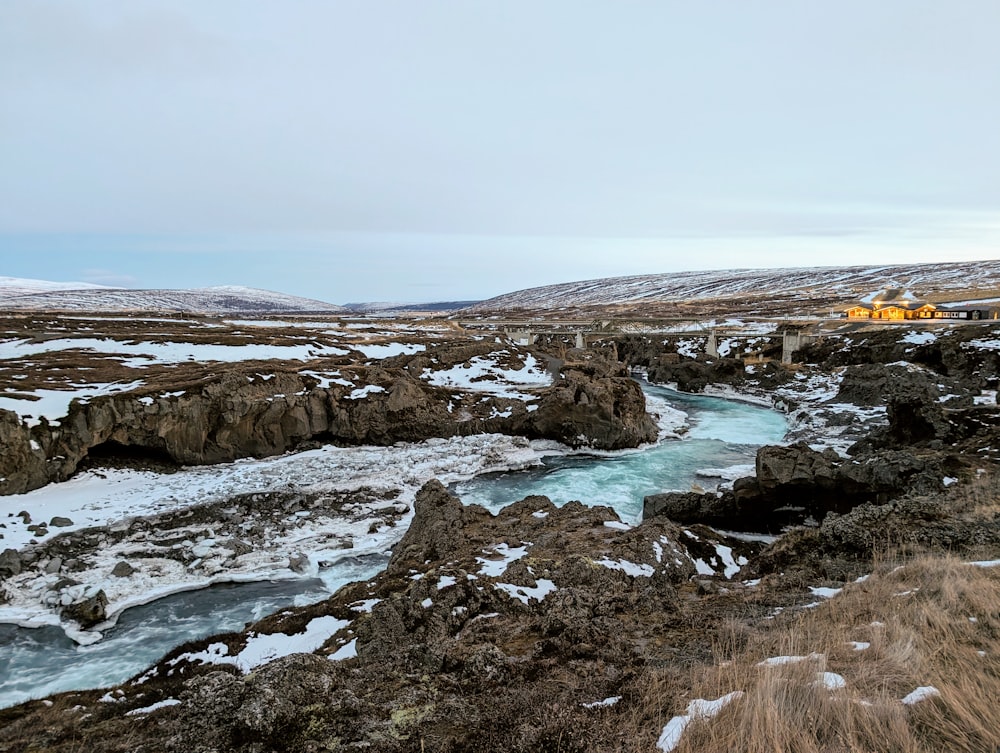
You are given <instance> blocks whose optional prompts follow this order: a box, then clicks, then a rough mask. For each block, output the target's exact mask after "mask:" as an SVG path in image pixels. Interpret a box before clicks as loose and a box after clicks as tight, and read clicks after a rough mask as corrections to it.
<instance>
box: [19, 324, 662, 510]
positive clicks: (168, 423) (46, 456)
mask: <svg viewBox="0 0 1000 753" xmlns="http://www.w3.org/2000/svg"><path fill="white" fill-rule="evenodd" d="M494 347H495V346H494V344H491V343H480V344H473V345H468V346H461V347H455V346H452V347H449V348H441V349H439V351H440V352H438V351H434V352H435V354H436V355H435V356H434V357H435V358H438V356H439V358H438V361H439V363H438V365H439V366H440V365H441V363H440V362H441V361H442V359H443V361H444V365H448V363H449V362H450V361H453V360H455V359H461V358H464V359H466V360H468V359H471V358H475V357H476V356H482V355H483V354H484V353H489V352H490V351H491V350H492V349H493V348H494ZM429 358H430V357H429V356H428V355H427V354H421V355H420V356H417V357H409V356H402V357H397V358H394V359H386V361H384V362H383V365H381V366H363V367H362V366H357V367H354V369H353V371H352V375H353V376H354V377H355V379H356V380H357V382H358V383H361V384H363V385H366V386H365V387H364V388H362V389H359V388H356V387H355V386H354V384H353V383H350V382H347V383H345V384H337V383H334V384H328V385H326V386H323V385H322V383H321V382H320V381H319V380H318V379H317V378H316V377H314V376H310V375H309V374H308V373H296V372H294V371H278V372H276V373H274V374H273V375H268V376H267V377H266V378H264V377H261V376H260V375H259V374H258V373H257V371H259V368H258V369H251V368H244V369H234V370H231V371H228V372H225V373H223V374H219V375H213V376H209V377H206V378H205V379H204V380H203V381H202V382H199V383H197V384H192V385H190V386H188V387H187V388H186V389H183V390H177V391H174V392H170V393H152V394H148V393H147V391H142V390H140V391H136V392H129V393H120V394H114V395H107V396H103V397H97V398H93V399H92V400H90V401H87V402H79V401H75V402H74V403H73V404H72V405H71V407H70V410H69V414H68V416H67V417H66V418H64V419H62V420H61V421H60V422H59V423H58V424H51V425H50V424H48V423H47V422H45V421H44V420H43V421H42V423H41V425H39V426H34V427H31V428H29V427H27V426H26V425H23V424H21V423H20V421H19V420H18V417H17V416H16V415H15V414H13V413H11V412H8V411H2V410H0V494H14V493H20V492H24V491H27V490H30V489H33V488H37V487H39V486H42V485H44V484H46V483H49V482H51V481H60V480H64V479H66V478H68V477H69V476H70V475H72V474H73V473H74V472H75V471H76V470H77V468H78V467H79V466H80V464H81V462H83V461H84V460H85V459H86V458H88V457H90V456H99V455H111V456H130V457H133V458H139V459H147V460H151V461H156V462H167V463H175V464H184V465H200V464H208V463H218V462H224V461H230V460H234V459H236V458H241V457H248V456H249V457H264V456H269V455H275V454H279V453H282V452H286V451H288V450H291V449H294V448H297V447H300V446H302V445H303V444H304V443H308V442H313V441H324V442H342V443H347V444H379V445H388V444H393V443H395V442H399V441H419V440H423V439H427V438H430V437H451V436H457V435H470V434H478V433H484V432H499V433H506V434H514V435H522V436H527V437H541V438H550V439H557V440H560V441H563V442H567V443H569V444H572V445H574V446H579V445H587V446H592V447H595V448H600V449H620V448H623V447H634V446H636V445H638V444H640V443H643V442H648V441H652V440H653V439H655V438H656V426H655V423H654V422H653V420H652V418H651V417H649V416H648V415H647V414H646V412H645V400H644V398H643V395H642V391H641V390H640V389H639V387H638V385H636V384H635V383H634V382H633V381H632V380H630V379H629V378H628V377H627V375H625V374H624V373H622V370H621V365H620V364H616V363H610V362H608V361H607V360H606V359H604V358H602V357H600V356H598V357H595V358H594V359H593V360H592V361H590V362H587V363H576V364H571V365H568V366H565V367H564V368H563V369H562V371H561V373H558V374H557V375H556V378H555V380H554V383H553V385H552V386H551V387H548V388H543V389H538V390H537V391H536V392H537V396H538V400H539V402H538V404H537V405H532V406H530V408H531V410H529V406H527V405H526V403H525V402H523V401H521V400H514V399H510V398H505V397H503V396H494V395H490V394H482V393H470V394H469V395H466V396H464V397H463V396H462V395H461V394H458V395H456V393H455V392H454V391H451V390H447V389H444V388H441V387H435V386H433V385H431V384H430V383H428V381H426V380H425V379H422V378H421V374H422V373H423V371H424V369H425V368H426V366H425V365H424V364H427V363H430V361H429ZM411 361H412V362H411ZM459 362H460V363H461V361H459ZM342 381H346V380H342ZM456 400H457V401H458V402H459V403H460V404H461V406H462V407H461V408H459V409H458V410H456V409H455V401H456ZM463 401H464V402H463ZM536 408H537V409H536Z"/></svg>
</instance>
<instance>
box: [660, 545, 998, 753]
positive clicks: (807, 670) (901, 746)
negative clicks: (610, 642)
mask: <svg viewBox="0 0 1000 753" xmlns="http://www.w3.org/2000/svg"><path fill="white" fill-rule="evenodd" d="M970 618H971V619H970ZM769 624H770V625H773V627H770V628H769V627H768V625H769ZM723 635H727V636H730V637H729V638H726V639H724V640H723V642H722V643H720V645H718V646H717V649H716V659H717V661H716V663H715V665H714V666H712V667H701V668H694V669H692V670H691V682H690V695H685V694H682V693H678V691H679V690H680V688H682V687H683V685H684V684H685V683H684V682H683V681H678V679H675V680H674V682H672V683H668V684H669V685H671V687H670V689H669V690H668V689H667V688H666V687H664V688H659V689H657V688H651V689H650V690H651V695H653V694H656V693H657V691H658V690H662V691H667V692H668V693H669V695H668V696H667V697H666V702H665V703H664V704H663V706H664V707H665V710H667V712H668V713H669V714H670V715H679V714H683V713H684V711H685V708H686V706H687V703H688V701H689V700H690V698H698V697H701V698H718V697H720V696H722V695H724V694H726V693H729V692H731V691H733V690H742V691H743V692H744V696H743V697H742V698H741V699H739V700H738V701H735V702H733V703H732V704H730V705H729V706H728V707H726V708H725V709H724V710H723V711H722V712H721V713H720V714H719V715H718V716H717V717H715V718H714V719H711V720H703V721H695V722H693V723H692V724H691V725H690V726H688V728H687V730H686V731H685V733H684V735H683V737H682V738H681V742H680V744H679V746H678V747H677V748H676V750H677V751H678V753H693V752H694V751H746V752H747V753H779V752H783V751H797V752H801V753H840V752H841V751H844V752H846V751H851V752H852V753H853V752H854V751H900V752H901V753H928V752H930V751H933V752H934V753H943V752H944V751H973V752H982V753H995V752H996V751H997V750H998V748H1000V706H998V701H1000V567H993V568H979V567H974V566H971V565H968V564H965V563H964V562H962V561H961V560H958V559H955V558H952V557H948V556H925V557H922V558H918V559H916V560H913V561H911V562H909V563H907V564H906V565H904V566H899V567H897V566H895V565H894V564H893V563H891V562H885V563H883V564H881V565H879V566H878V567H877V568H876V571H875V572H874V573H873V574H872V576H871V577H870V578H869V579H868V580H867V581H865V582H862V583H854V584H851V585H850V586H848V587H847V588H845V589H844V591H843V592H842V593H840V594H839V595H837V596H836V597H834V598H833V599H831V600H829V601H826V602H824V603H823V604H821V605H820V606H819V607H817V608H815V609H809V610H803V611H801V612H800V613H799V614H798V615H797V616H795V617H792V618H787V619H785V620H783V621H777V620H776V621H774V622H771V623H764V624H761V625H757V626H755V627H753V626H752V627H750V628H741V629H735V630H729V631H723ZM850 641H862V642H866V643H870V644H871V645H870V648H868V649H867V650H862V651H858V650H855V649H854V648H853V647H852V646H851V645H850V644H849V642H850ZM810 654H815V655H816V656H814V657H812V658H810V659H807V660H805V661H801V662H798V663H793V664H784V665H780V666H772V667H762V666H759V662H761V661H762V660H764V659H767V658H769V657H774V656H790V655H810ZM822 672H835V673H837V674H839V675H841V676H842V677H843V678H844V680H845V681H846V687H844V688H842V689H838V690H832V691H831V690H828V689H827V688H825V687H823V686H821V685H819V684H817V682H816V681H817V673H822ZM921 686H933V687H935V688H937V690H938V691H939V695H938V696H937V697H935V698H931V699H928V700H925V701H922V702H920V703H917V704H914V705H909V706H907V705H904V704H902V703H901V699H902V698H903V697H904V696H906V695H907V694H909V693H910V692H912V691H913V690H915V689H916V688H918V687H921ZM660 698H661V701H662V699H663V698H664V696H662V695H661V696H660ZM646 708H647V711H652V710H653V709H652V708H650V705H649V704H647V706H646ZM653 716H660V715H656V714H653ZM665 721H666V720H665V719H664V721H663V723H665ZM647 749H648V748H647Z"/></svg>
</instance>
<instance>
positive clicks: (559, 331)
mask: <svg viewBox="0 0 1000 753" xmlns="http://www.w3.org/2000/svg"><path fill="white" fill-rule="evenodd" d="M774 321H780V322H783V323H784V324H785V325H786V326H795V325H793V324H792V322H790V321H788V320H786V319H779V320H774ZM459 324H460V325H461V326H462V327H464V328H466V329H494V330H495V329H501V330H503V332H504V334H505V335H507V337H509V338H510V339H511V340H513V341H514V342H516V343H519V344H522V345H532V344H534V343H535V342H537V340H538V338H539V337H567V336H571V337H573V341H574V347H577V348H581V349H583V348H586V347H587V344H588V342H592V341H593V340H595V339H604V338H607V337H614V336H621V335H637V334H660V335H665V336H668V337H671V338H673V337H685V336H686V337H692V336H694V337H705V338H706V343H705V355H708V356H710V357H713V358H718V357H719V337H720V336H740V335H742V336H746V337H752V336H753V335H754V334H755V333H753V332H747V331H746V325H743V324H738V325H722V326H714V327H713V326H710V325H706V324H705V322H704V317H700V318H695V317H669V318H656V319H640V318H628V319H625V318H623V319H614V318H611V319H570V318H566V319H478V320H467V321H460V322H459ZM809 324H810V325H814V324H815V322H809ZM799 327H801V324H799V326H798V327H796V328H795V329H786V330H785V331H784V332H783V333H782V335H781V337H782V354H781V362H782V363H791V362H792V353H793V352H795V351H796V350H798V349H799V348H801V347H803V346H804V345H806V344H808V343H810V342H812V341H813V340H815V339H816V337H817V336H816V335H812V334H806V333H805V332H803V331H802V329H801V328H799ZM771 336H777V333H774V334H773V335H771Z"/></svg>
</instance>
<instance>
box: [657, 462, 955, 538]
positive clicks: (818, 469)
mask: <svg viewBox="0 0 1000 753" xmlns="http://www.w3.org/2000/svg"><path fill="white" fill-rule="evenodd" d="M943 460H944V459H943V458H942V457H940V456H939V455H938V454H936V453H930V454H928V453H924V454H922V455H916V454H914V453H913V452H909V451H895V450H882V451H879V452H877V453H875V454H873V455H870V456H866V457H865V458H863V459H862V460H849V459H845V458H841V457H839V456H838V455H837V454H836V453H835V452H833V451H832V450H826V451H824V452H817V451H816V450H813V449H811V448H810V447H809V446H808V445H806V444H805V443H799V444H794V445H789V446H788V447H774V446H767V447H762V448H761V449H760V450H758V451H757V475H756V478H743V479H738V480H737V481H736V482H735V483H734V484H733V489H732V491H726V492H722V493H718V494H717V493H709V494H695V493H691V492H687V493H684V492H671V493H667V494H652V495H649V496H647V497H646V498H645V500H644V502H643V518H644V519H645V518H651V517H655V516H658V515H662V516H665V517H667V518H670V519H671V520H674V521H677V522H679V523H704V524H706V525H711V526H716V527H720V528H724V529H728V530H753V531H770V532H778V531H780V530H781V529H782V528H783V527H785V526H787V525H789V524H792V523H802V522H806V521H807V520H809V519H812V520H813V521H816V522H818V521H821V520H823V518H824V517H825V516H826V515H827V514H828V513H831V512H839V513H844V512H847V511H849V510H851V509H852V508H854V507H856V506H857V505H860V504H863V503H866V502H876V503H884V502H886V501H888V500H890V499H893V498H896V497H900V496H903V495H904V494H906V493H909V492H921V493H928V492H932V491H937V490H940V489H941V488H942V485H941V479H942V478H943V477H944V472H943V469H942V465H941V464H942V462H943Z"/></svg>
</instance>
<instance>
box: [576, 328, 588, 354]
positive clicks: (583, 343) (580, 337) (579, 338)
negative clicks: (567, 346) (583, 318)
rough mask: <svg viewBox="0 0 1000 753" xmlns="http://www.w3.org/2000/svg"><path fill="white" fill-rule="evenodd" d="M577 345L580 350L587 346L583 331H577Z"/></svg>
mask: <svg viewBox="0 0 1000 753" xmlns="http://www.w3.org/2000/svg"><path fill="white" fill-rule="evenodd" d="M576 347H577V348H579V349H580V350H583V349H584V348H586V347H587V343H586V341H585V340H584V339H583V333H582V332H577V333H576Z"/></svg>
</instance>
